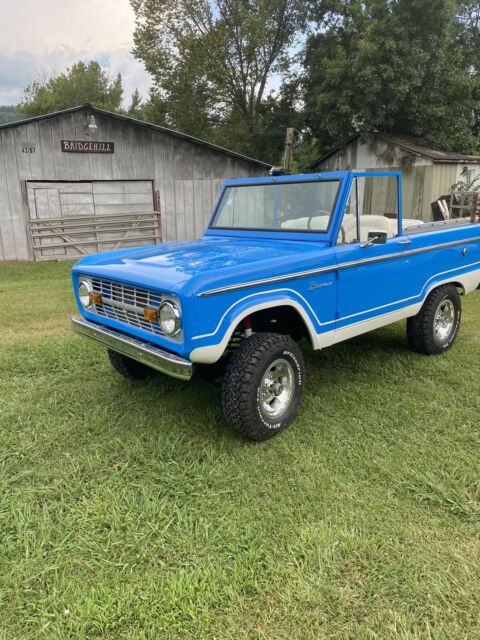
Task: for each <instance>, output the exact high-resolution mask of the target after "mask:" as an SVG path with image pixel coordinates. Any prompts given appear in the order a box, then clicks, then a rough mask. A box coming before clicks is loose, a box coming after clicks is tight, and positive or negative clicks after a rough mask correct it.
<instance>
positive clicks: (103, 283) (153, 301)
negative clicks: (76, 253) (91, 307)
mask: <svg viewBox="0 0 480 640" xmlns="http://www.w3.org/2000/svg"><path fill="white" fill-rule="evenodd" d="M91 282H92V287H93V290H94V291H95V292H96V293H100V294H101V296H102V304H101V305H95V312H96V313H98V315H100V316H104V317H105V318H112V319H113V320H117V321H118V322H123V323H124V324H128V325H130V326H133V327H137V328H138V329H144V330H146V331H151V332H152V333H155V334H156V335H159V336H163V335H164V332H163V331H162V329H161V327H160V325H159V324H158V322H150V321H149V320H146V319H145V317H144V314H143V310H144V309H145V308H146V307H149V308H151V309H158V307H159V306H160V302H161V301H162V295H161V294H160V293H157V292H155V291H150V290H149V289H142V288H141V287H132V286H130V285H127V284H122V283H121V282H113V281H111V280H105V279H104V278H91Z"/></svg>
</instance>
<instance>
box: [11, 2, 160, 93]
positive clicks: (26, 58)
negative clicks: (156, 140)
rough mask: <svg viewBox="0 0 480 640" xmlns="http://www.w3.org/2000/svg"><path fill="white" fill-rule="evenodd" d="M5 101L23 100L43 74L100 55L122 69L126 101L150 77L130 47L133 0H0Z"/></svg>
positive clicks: (113, 67)
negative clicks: (25, 91)
mask: <svg viewBox="0 0 480 640" xmlns="http://www.w3.org/2000/svg"><path fill="white" fill-rule="evenodd" d="M0 16H1V21H0V105H10V104H18V102H20V99H21V97H22V95H23V88H24V87H25V86H26V85H27V84H29V83H30V82H32V80H35V79H38V78H39V77H40V76H41V75H42V74H45V73H47V74H48V75H51V73H52V72H55V73H60V72H62V71H64V70H65V68H66V67H67V66H69V65H71V64H72V63H73V62H77V61H78V60H91V59H95V60H97V61H98V62H99V63H100V64H101V65H102V67H104V68H105V69H106V70H107V71H108V72H109V73H110V74H112V75H116V74H117V73H121V74H122V79H123V89H124V101H125V103H127V104H128V102H129V101H130V96H131V94H132V93H133V91H134V90H135V89H136V88H138V90H139V91H140V94H141V95H142V96H146V95H147V93H148V89H149V87H150V77H149V75H148V74H147V72H146V71H145V69H144V68H143V65H142V64H141V62H139V61H137V60H136V59H135V58H134V57H133V56H132V54H131V53H130V50H131V48H132V44H133V30H134V14H133V11H132V9H131V7H130V3H129V0H14V2H12V0H0Z"/></svg>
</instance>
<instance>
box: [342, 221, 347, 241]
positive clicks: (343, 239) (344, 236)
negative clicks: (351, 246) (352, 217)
mask: <svg viewBox="0 0 480 640" xmlns="http://www.w3.org/2000/svg"><path fill="white" fill-rule="evenodd" d="M340 235H341V237H342V244H345V241H346V239H347V234H346V233H345V227H344V226H343V222H342V225H341V227H340Z"/></svg>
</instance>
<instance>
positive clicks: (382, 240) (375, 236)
mask: <svg viewBox="0 0 480 640" xmlns="http://www.w3.org/2000/svg"><path fill="white" fill-rule="evenodd" d="M387 238H388V235H387V232H386V231H375V230H372V231H369V232H368V240H367V242H363V243H362V244H361V245H360V246H361V247H362V249H365V248H366V247H372V246H373V245H374V244H386V242H387Z"/></svg>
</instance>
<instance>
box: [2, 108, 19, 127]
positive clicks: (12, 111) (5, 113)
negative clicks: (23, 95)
mask: <svg viewBox="0 0 480 640" xmlns="http://www.w3.org/2000/svg"><path fill="white" fill-rule="evenodd" d="M22 118H23V116H22V114H21V113H20V111H19V110H18V108H17V107H14V106H7V105H4V106H0V124H6V123H7V122H15V120H21V119H22Z"/></svg>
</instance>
